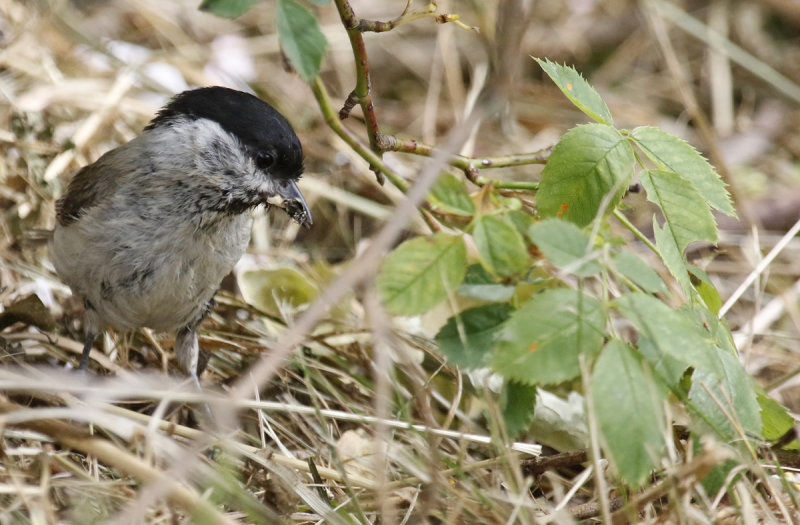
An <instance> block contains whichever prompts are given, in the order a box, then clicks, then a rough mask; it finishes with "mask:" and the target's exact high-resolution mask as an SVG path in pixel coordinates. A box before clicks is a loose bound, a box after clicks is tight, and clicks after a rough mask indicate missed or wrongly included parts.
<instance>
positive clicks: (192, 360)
mask: <svg viewBox="0 0 800 525" xmlns="http://www.w3.org/2000/svg"><path fill="white" fill-rule="evenodd" d="M199 356H200V346H199V344H198V343H197V323H195V324H193V325H190V326H185V327H183V328H181V329H180V330H178V334H177V336H176V337H175V357H177V358H178V364H179V365H180V367H181V370H183V371H184V372H185V373H186V375H188V376H189V377H190V378H192V382H193V383H194V385H195V387H196V388H197V391H198V392H201V393H202V392H203V387H202V386H201V385H200V378H199V377H198V373H199V371H198V366H197V363H198V359H199ZM203 410H204V411H205V415H206V418H207V420H208V423H209V424H210V423H211V422H212V421H214V418H213V413H212V412H211V407H210V406H209V405H208V403H203Z"/></svg>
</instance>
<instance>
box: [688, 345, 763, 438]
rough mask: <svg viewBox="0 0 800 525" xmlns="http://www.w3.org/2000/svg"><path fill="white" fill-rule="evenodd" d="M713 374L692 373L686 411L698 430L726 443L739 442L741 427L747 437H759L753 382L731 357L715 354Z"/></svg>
mask: <svg viewBox="0 0 800 525" xmlns="http://www.w3.org/2000/svg"><path fill="white" fill-rule="evenodd" d="M714 356H715V358H716V359H717V364H716V366H715V367H714V368H715V369H716V371H715V372H712V371H711V370H709V369H703V368H698V369H697V370H695V371H694V374H692V387H691V389H690V390H689V400H690V402H691V403H690V404H689V409H690V412H691V413H692V416H693V417H692V420H693V422H694V424H695V426H696V427H697V428H699V429H700V430H701V431H706V432H708V431H713V432H714V433H716V434H717V435H718V436H719V437H720V438H721V439H723V440H725V441H727V442H741V438H742V436H741V434H740V433H739V431H738V430H737V427H739V428H741V429H742V430H743V431H744V432H745V434H746V436H747V437H748V438H760V437H761V426H762V421H761V408H760V407H759V404H758V400H757V399H756V392H755V390H754V389H753V384H752V379H751V378H750V376H749V375H748V374H747V372H745V370H744V368H743V367H742V364H741V363H740V362H739V360H738V359H737V358H735V357H734V356H732V355H730V354H728V353H726V352H722V351H717V352H716V353H715V354H714Z"/></svg>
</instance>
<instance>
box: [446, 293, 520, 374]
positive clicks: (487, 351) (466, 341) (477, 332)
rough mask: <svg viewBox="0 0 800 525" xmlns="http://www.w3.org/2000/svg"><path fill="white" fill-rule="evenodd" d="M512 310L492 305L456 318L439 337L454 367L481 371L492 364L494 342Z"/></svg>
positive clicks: (451, 320)
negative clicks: (479, 369)
mask: <svg viewBox="0 0 800 525" xmlns="http://www.w3.org/2000/svg"><path fill="white" fill-rule="evenodd" d="M511 311H512V308H511V306H509V305H507V304H490V305H485V306H478V307H477V308H470V309H469V310H464V311H463V312H461V313H459V314H456V315H454V316H453V317H451V318H450V319H448V320H447V323H446V324H445V325H444V326H443V327H442V329H441V330H439V333H438V334H436V343H437V344H438V345H439V348H441V350H442V353H444V355H446V356H447V359H449V360H450V361H452V362H453V364H455V365H458V366H461V367H464V368H481V367H484V366H487V365H488V364H489V359H490V357H491V352H492V349H493V348H494V342H495V339H496V338H497V335H498V334H499V333H500V330H501V329H502V328H503V323H505V322H506V321H507V320H508V318H509V316H510V315H511Z"/></svg>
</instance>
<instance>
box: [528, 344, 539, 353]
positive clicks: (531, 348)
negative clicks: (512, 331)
mask: <svg viewBox="0 0 800 525" xmlns="http://www.w3.org/2000/svg"><path fill="white" fill-rule="evenodd" d="M537 348H539V343H531V346H529V347H528V352H533V351H535V350H536V349H537Z"/></svg>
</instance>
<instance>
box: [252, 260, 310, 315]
mask: <svg viewBox="0 0 800 525" xmlns="http://www.w3.org/2000/svg"><path fill="white" fill-rule="evenodd" d="M238 283H239V289H240V290H241V291H242V297H243V298H244V301H245V302H246V303H247V304H249V305H252V306H255V307H256V308H258V309H259V310H261V311H262V312H266V313H268V314H270V315H274V316H276V317H281V316H282V314H283V313H285V312H286V309H287V307H288V308H290V309H297V308H298V307H300V306H302V305H305V304H309V303H310V302H311V301H313V300H314V299H316V297H317V295H318V294H319V289H318V288H317V287H316V286H315V285H314V284H313V283H312V282H311V281H310V280H309V279H308V277H306V276H305V275H303V274H302V273H300V272H298V271H297V270H295V269H294V268H278V269H276V270H250V271H245V272H242V273H241V274H240V275H239V279H238Z"/></svg>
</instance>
